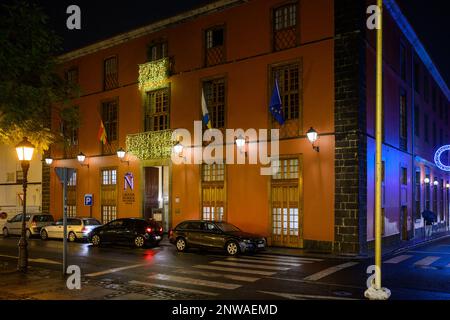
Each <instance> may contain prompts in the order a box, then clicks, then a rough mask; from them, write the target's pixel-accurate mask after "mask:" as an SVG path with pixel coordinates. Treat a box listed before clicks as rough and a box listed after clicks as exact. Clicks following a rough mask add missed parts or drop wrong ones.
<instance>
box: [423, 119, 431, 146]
mask: <svg viewBox="0 0 450 320" xmlns="http://www.w3.org/2000/svg"><path fill="white" fill-rule="evenodd" d="M423 120H424V122H423V134H424V138H425V142H429V141H430V133H429V131H430V130H429V127H428V126H429V123H428V115H427V114H425V115H424V117H423Z"/></svg>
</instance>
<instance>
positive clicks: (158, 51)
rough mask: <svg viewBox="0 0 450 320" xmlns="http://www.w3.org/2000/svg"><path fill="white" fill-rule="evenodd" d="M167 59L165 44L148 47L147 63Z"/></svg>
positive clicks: (153, 44) (160, 43)
mask: <svg viewBox="0 0 450 320" xmlns="http://www.w3.org/2000/svg"><path fill="white" fill-rule="evenodd" d="M165 57H167V42H158V43H152V44H150V45H149V46H148V51H147V59H148V61H156V60H159V59H162V58H165Z"/></svg>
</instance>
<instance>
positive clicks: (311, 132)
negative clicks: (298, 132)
mask: <svg viewBox="0 0 450 320" xmlns="http://www.w3.org/2000/svg"><path fill="white" fill-rule="evenodd" d="M306 136H307V137H308V140H309V142H311V144H312V147H313V150H314V151H316V152H319V151H320V149H319V147H318V146H315V145H314V143H315V142H316V141H317V138H318V136H319V135H318V134H317V131H316V130H314V128H313V127H311V128H309V130H308V132H306Z"/></svg>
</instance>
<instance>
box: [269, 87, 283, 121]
mask: <svg viewBox="0 0 450 320" xmlns="http://www.w3.org/2000/svg"><path fill="white" fill-rule="evenodd" d="M282 107H283V103H282V102H281V97H280V89H279V88H278V79H275V87H274V88H273V92H272V98H270V104H269V109H270V113H271V114H272V116H273V117H274V118H275V120H277V122H278V123H279V124H280V125H283V124H284V122H285V120H284V117H283V111H282Z"/></svg>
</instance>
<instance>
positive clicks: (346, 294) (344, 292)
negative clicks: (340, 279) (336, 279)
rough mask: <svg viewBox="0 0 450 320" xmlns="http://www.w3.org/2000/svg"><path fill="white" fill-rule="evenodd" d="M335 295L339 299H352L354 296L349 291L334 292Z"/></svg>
mask: <svg viewBox="0 0 450 320" xmlns="http://www.w3.org/2000/svg"><path fill="white" fill-rule="evenodd" d="M333 294H334V295H335V296H338V297H350V296H351V295H352V294H351V293H350V292H347V291H334V292H333Z"/></svg>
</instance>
